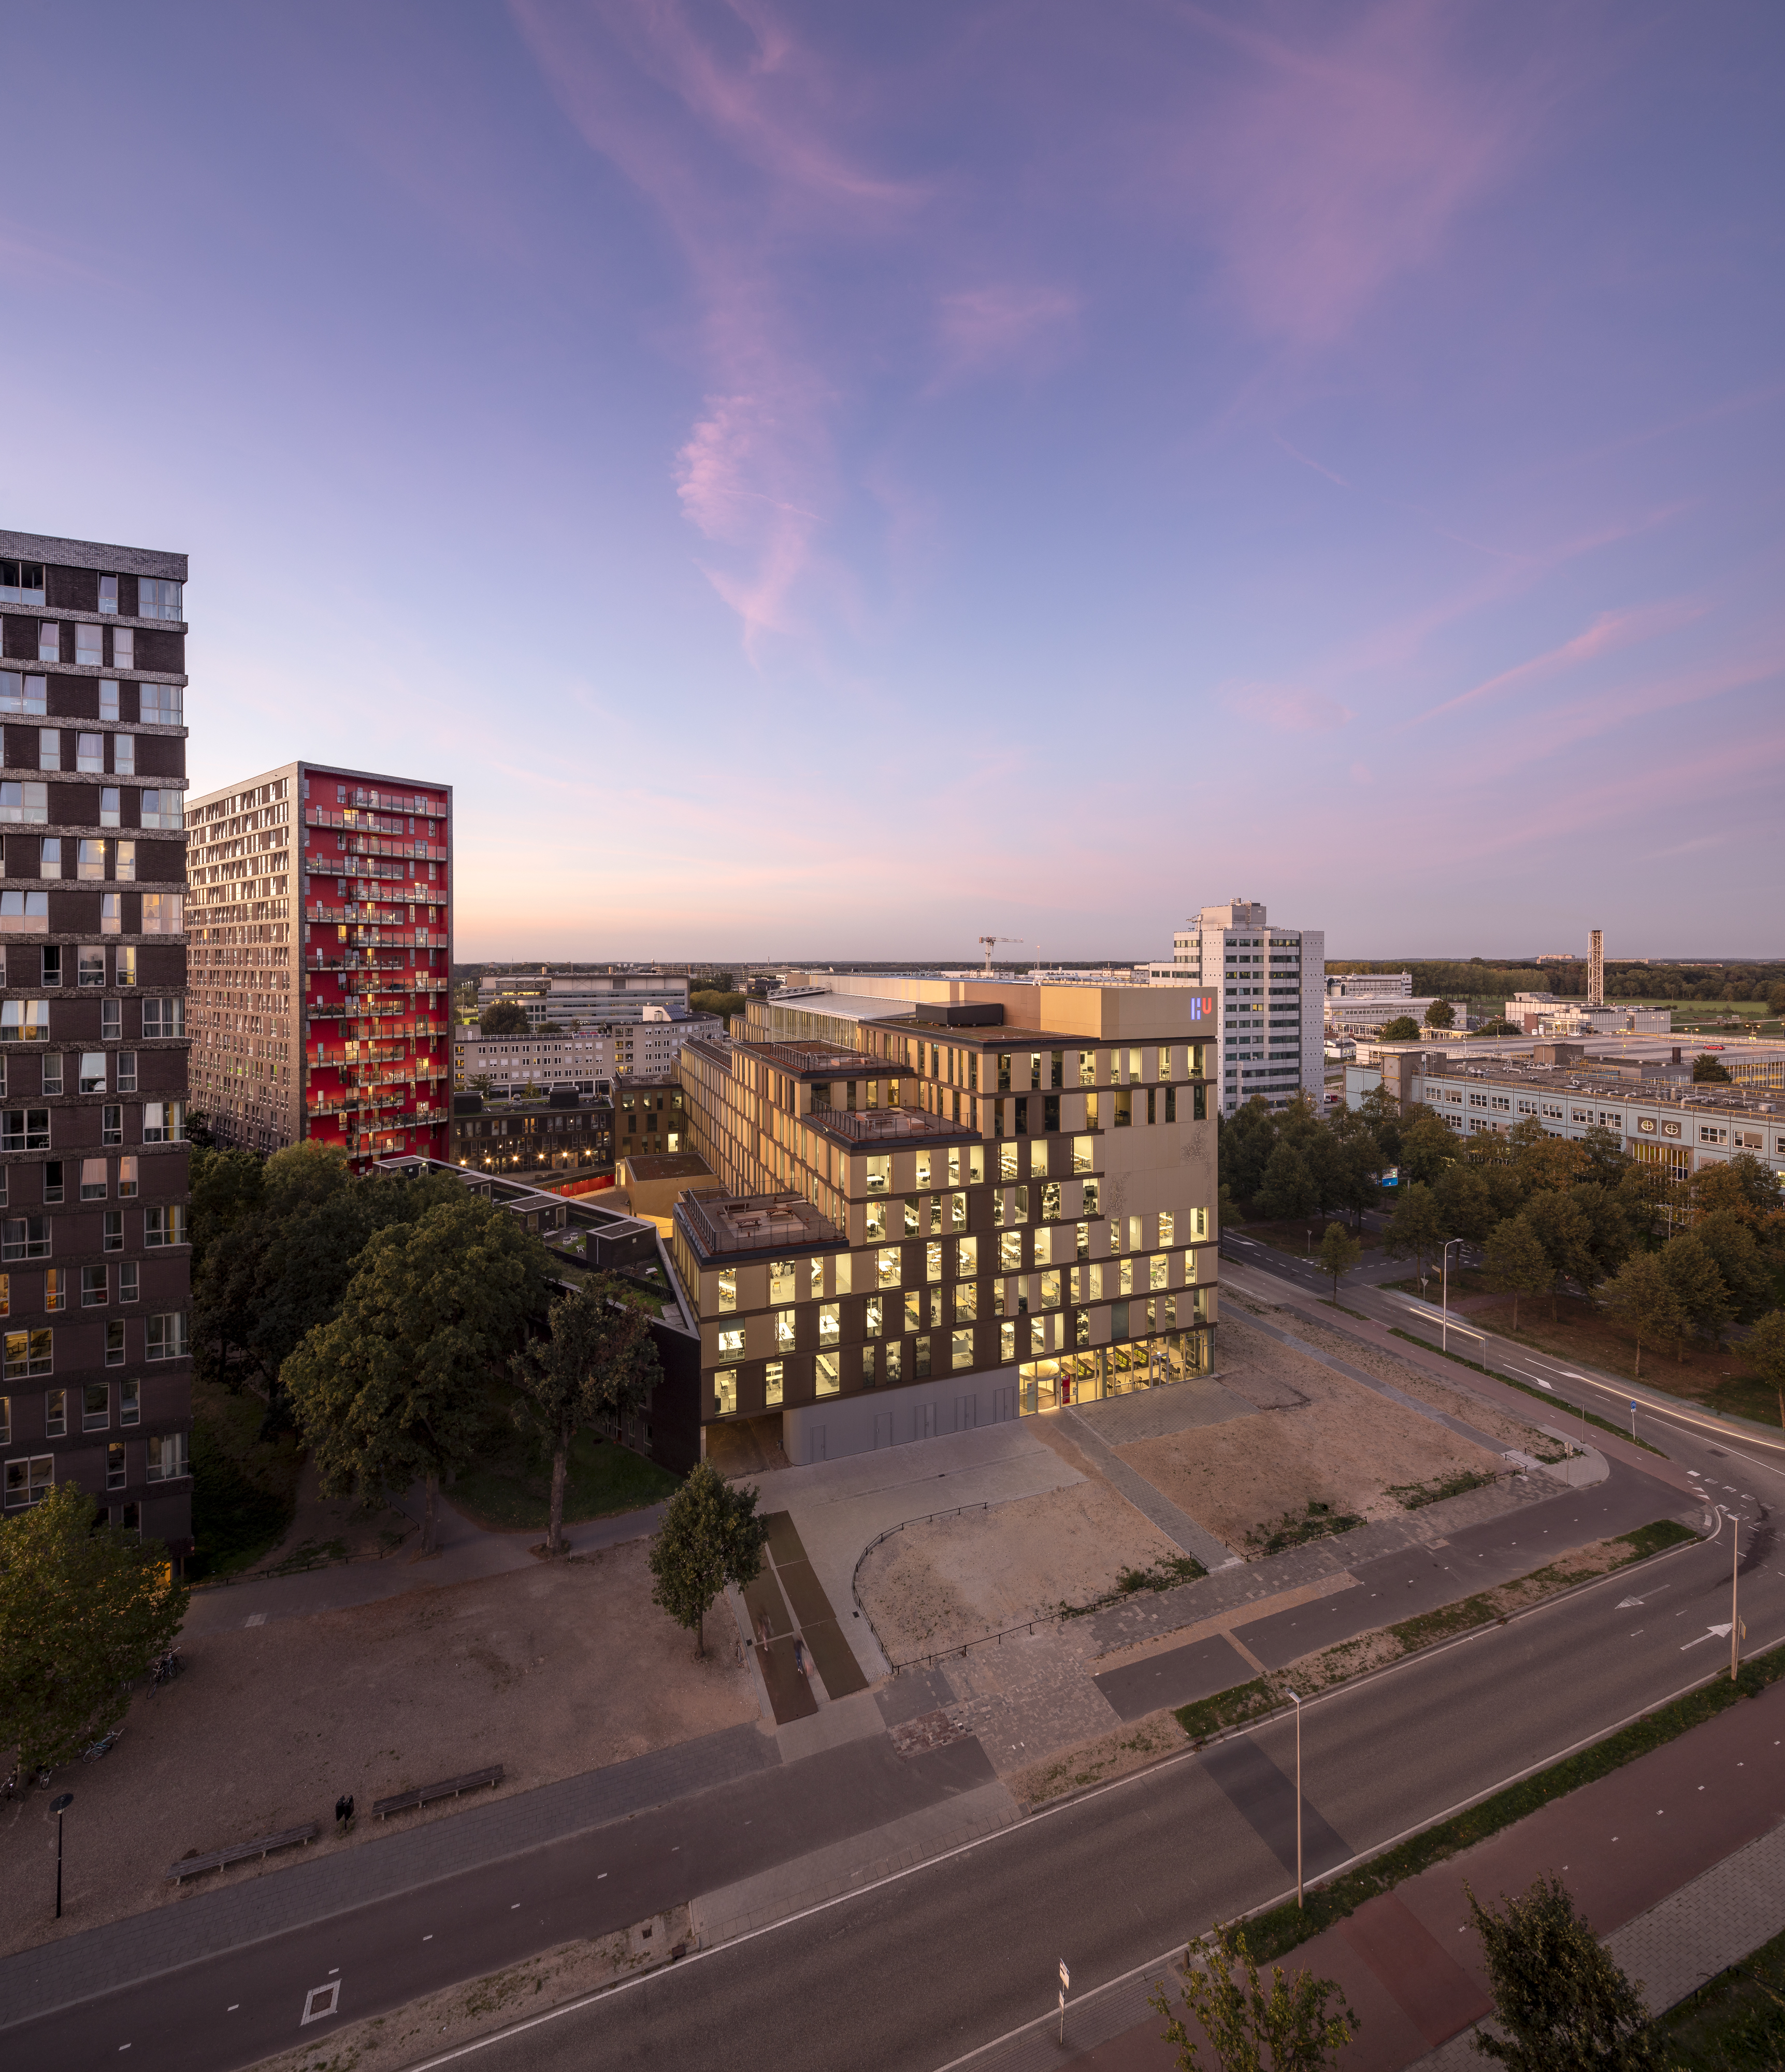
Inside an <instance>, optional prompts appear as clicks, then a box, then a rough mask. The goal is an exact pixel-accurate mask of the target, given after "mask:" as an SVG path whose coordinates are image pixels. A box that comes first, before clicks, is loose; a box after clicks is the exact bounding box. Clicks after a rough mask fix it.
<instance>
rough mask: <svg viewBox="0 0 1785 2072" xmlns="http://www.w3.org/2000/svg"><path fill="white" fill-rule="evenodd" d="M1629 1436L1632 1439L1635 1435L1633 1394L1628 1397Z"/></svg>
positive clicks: (1634, 1400) (1634, 1401)
mask: <svg viewBox="0 0 1785 2072" xmlns="http://www.w3.org/2000/svg"><path fill="white" fill-rule="evenodd" d="M1630 1436H1631V1438H1632V1439H1634V1438H1635V1437H1636V1399H1635V1396H1632V1397H1631V1399H1630Z"/></svg>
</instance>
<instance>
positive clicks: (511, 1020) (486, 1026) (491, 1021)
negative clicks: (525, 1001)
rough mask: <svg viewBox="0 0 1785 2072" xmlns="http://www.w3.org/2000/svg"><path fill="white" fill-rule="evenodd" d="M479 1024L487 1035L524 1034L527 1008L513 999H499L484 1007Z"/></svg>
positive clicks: (526, 1023)
mask: <svg viewBox="0 0 1785 2072" xmlns="http://www.w3.org/2000/svg"><path fill="white" fill-rule="evenodd" d="M478 1026H479V1028H480V1029H481V1030H483V1034H485V1035H486V1036H524V1035H525V1034H526V1033H527V1028H528V1022H527V1010H526V1009H525V1008H524V1007H521V1006H520V1005H517V1004H516V1002H515V1001H512V1000H498V1001H494V1002H493V1003H492V1004H491V1005H490V1006H488V1007H486V1008H485V1009H483V1019H482V1020H481V1022H479V1025H478Z"/></svg>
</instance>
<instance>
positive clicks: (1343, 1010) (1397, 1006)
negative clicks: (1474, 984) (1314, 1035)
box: [1325, 993, 1469, 1038]
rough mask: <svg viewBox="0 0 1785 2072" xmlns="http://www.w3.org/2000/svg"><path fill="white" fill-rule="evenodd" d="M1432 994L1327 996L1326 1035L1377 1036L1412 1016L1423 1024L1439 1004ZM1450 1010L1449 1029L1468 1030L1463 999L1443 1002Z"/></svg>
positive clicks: (1467, 1005) (1462, 1031)
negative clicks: (1390, 1025) (1389, 1025)
mask: <svg viewBox="0 0 1785 2072" xmlns="http://www.w3.org/2000/svg"><path fill="white" fill-rule="evenodd" d="M1439 1004H1440V1003H1439V998H1438V996H1437V994H1435V993H1422V994H1420V995H1418V996H1417V997H1415V996H1413V995H1411V994H1401V993H1377V994H1373V995H1372V994H1368V993H1366V994H1364V995H1363V996H1362V997H1359V998H1358V999H1355V1000H1351V999H1347V998H1344V997H1335V995H1333V994H1332V993H1328V994H1327V996H1326V1005H1325V1012H1326V1034H1328V1036H1329V1037H1334V1038H1337V1037H1342V1036H1349V1037H1351V1038H1357V1037H1359V1036H1378V1035H1380V1034H1381V1033H1382V1031H1383V1030H1384V1029H1386V1028H1387V1027H1388V1024H1389V1023H1390V1022H1398V1021H1400V1018H1401V1017H1402V1016H1403V1015H1411V1016H1412V1017H1413V1020H1414V1021H1416V1022H1424V1021H1425V1017H1426V1016H1427V1015H1428V1014H1429V1013H1430V1012H1431V1010H1432V1009H1433V1008H1434V1007H1436V1006H1437V1005H1439ZM1443 1005H1446V1006H1447V1007H1448V1008H1449V1009H1450V1013H1451V1017H1452V1018H1451V1022H1450V1026H1451V1028H1452V1029H1453V1030H1455V1031H1456V1032H1457V1033H1458V1034H1459V1035H1460V1034H1463V1033H1464V1032H1466V1030H1467V1029H1468V1027H1469V1003H1468V1001H1466V1000H1451V1001H1444V1002H1443Z"/></svg>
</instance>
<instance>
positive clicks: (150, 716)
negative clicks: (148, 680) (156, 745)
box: [137, 684, 183, 726]
mask: <svg viewBox="0 0 1785 2072" xmlns="http://www.w3.org/2000/svg"><path fill="white" fill-rule="evenodd" d="M137 695H138V698H139V699H140V700H141V701H142V702H141V704H140V705H139V707H138V710H139V711H140V713H141V714H142V721H143V723H144V725H145V726H179V725H180V723H181V717H180V716H181V708H182V705H183V693H181V690H180V688H179V685H177V684H139V685H138V687H137Z"/></svg>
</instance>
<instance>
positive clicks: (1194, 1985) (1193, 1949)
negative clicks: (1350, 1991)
mask: <svg viewBox="0 0 1785 2072" xmlns="http://www.w3.org/2000/svg"><path fill="white" fill-rule="evenodd" d="M1177 1971H1178V1978H1179V1979H1180V1980H1181V1982H1182V1984H1181V1987H1180V1991H1181V1993H1182V2008H1183V2013H1182V2014H1180V2013H1179V2012H1178V2011H1177V2010H1176V2009H1175V2008H1174V2007H1173V2006H1172V2004H1171V2002H1170V2000H1169V1999H1168V1998H1167V1997H1166V1992H1165V1989H1164V1988H1163V1987H1162V1986H1155V1987H1154V1989H1153V1991H1152V1992H1150V1993H1149V1994H1148V1996H1147V2000H1148V2003H1149V2004H1150V2006H1152V2007H1154V2008H1157V2009H1158V2012H1160V2013H1161V2014H1162V2015H1163V2016H1165V2018H1166V2027H1165V2034H1164V2037H1163V2041H1166V2043H1168V2044H1170V2045H1171V2046H1172V2048H1173V2049H1174V2050H1175V2051H1176V2052H1177V2053H1178V2072H1204V2066H1203V2058H1202V2055H1201V2048H1200V2045H1199V2044H1198V2042H1197V2040H1196V2030H1198V2029H1199V2030H1200V2031H1201V2032H1202V2035H1203V2040H1204V2041H1206V2042H1207V2045H1208V2049H1209V2055H1210V2056H1211V2058H1213V2060H1214V2064H1215V2072H1261V2068H1262V2067H1265V2066H1269V2068H1270V2072H1323V2068H1324V2067H1326V2066H1329V2065H1331V2063H1332V2062H1334V2060H1335V2058H1336V2057H1337V2055H1338V2053H1339V2052H1340V2051H1341V2050H1343V2049H1344V2047H1345V2046H1346V2045H1347V2044H1348V2043H1349V2042H1350V2041H1351V2039H1352V2037H1354V2036H1355V2035H1356V2033H1357V2032H1358V2030H1359V2029H1360V2028H1361V2027H1362V2026H1363V2025H1362V2024H1361V2022H1360V2021H1359V2019H1358V2017H1357V2015H1356V2013H1355V2012H1354V2011H1353V2009H1352V2008H1351V2006H1350V2005H1349V2004H1348V2003H1347V2000H1346V1999H1345V1996H1344V1993H1343V1990H1342V1989H1341V1988H1340V1987H1339V1983H1338V1981H1337V1980H1336V1979H1317V1978H1316V1977H1315V1976H1314V1974H1313V1973H1312V1972H1311V1971H1298V1972H1296V1973H1295V1975H1294V1976H1293V1977H1289V1976H1287V1975H1285V1972H1284V1970H1283V1967H1282V1966H1281V1964H1273V1965H1272V1967H1271V1975H1270V1985H1269V1988H1268V1989H1267V1988H1265V1986H1264V1985H1263V1984H1261V1981H1260V1979H1259V1975H1258V1964H1257V1960H1256V1959H1255V1958H1254V1957H1253V1955H1252V1952H1251V1951H1250V1950H1249V1949H1248V1947H1247V1945H1246V1936H1245V1930H1244V1929H1243V1928H1241V1927H1240V1926H1239V1925H1238V1924H1237V1923H1236V1922H1230V1923H1228V1924H1227V1925H1225V1926H1221V1927H1218V1928H1217V1929H1216V1930H1215V1933H1214V1934H1213V1936H1212V1937H1211V1938H1210V1939H1209V1940H1208V1941H1207V1942H1204V1943H1203V1944H1202V1945H1201V1946H1200V1947H1198V1946H1197V1945H1195V1943H1192V1944H1191V1946H1190V1947H1189V1948H1188V1949H1187V1951H1186V1952H1185V1954H1184V1955H1183V1957H1182V1959H1179V1961H1178V1966H1177ZM1335 2001H1336V2003H1337V2004H1336V2006H1335V2004H1334V2003H1335ZM1185 2014H1187V2015H1188V2016H1190V2017H1191V2020H1190V2021H1188V2022H1187V2021H1185V2020H1184V2018H1183V2017H1184V2015H1185ZM1192 2025H1194V2027H1193V2026H1192Z"/></svg>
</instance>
